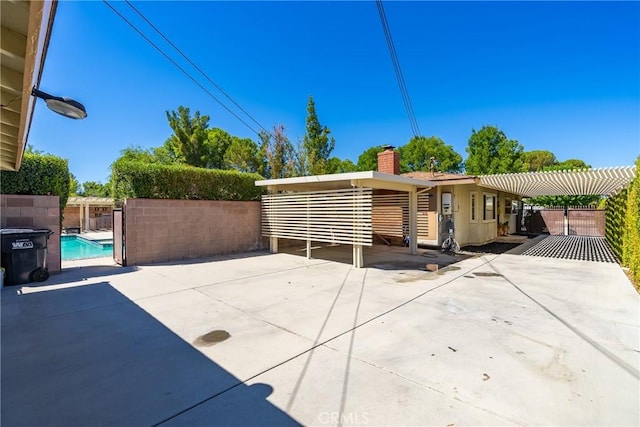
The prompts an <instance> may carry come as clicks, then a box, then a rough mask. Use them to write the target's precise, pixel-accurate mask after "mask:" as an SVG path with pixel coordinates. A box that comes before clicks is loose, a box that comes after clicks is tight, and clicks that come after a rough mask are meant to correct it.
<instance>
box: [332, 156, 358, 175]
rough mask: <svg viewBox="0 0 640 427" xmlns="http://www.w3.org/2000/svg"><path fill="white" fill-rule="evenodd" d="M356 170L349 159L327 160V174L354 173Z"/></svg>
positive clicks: (336, 158) (335, 158)
mask: <svg viewBox="0 0 640 427" xmlns="http://www.w3.org/2000/svg"><path fill="white" fill-rule="evenodd" d="M357 170H358V167H357V166H356V165H355V164H354V163H353V162H352V161H351V160H349V159H344V160H342V159H340V158H339V157H331V158H329V160H327V164H326V172H327V173H344V172H355V171H357Z"/></svg>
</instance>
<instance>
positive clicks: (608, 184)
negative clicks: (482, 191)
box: [478, 166, 636, 197]
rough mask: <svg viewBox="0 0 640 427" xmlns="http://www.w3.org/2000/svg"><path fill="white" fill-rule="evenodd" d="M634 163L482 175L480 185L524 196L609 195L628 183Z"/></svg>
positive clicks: (633, 175) (630, 179) (631, 178)
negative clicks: (593, 167) (573, 169)
mask: <svg viewBox="0 0 640 427" xmlns="http://www.w3.org/2000/svg"><path fill="white" fill-rule="evenodd" d="M635 169H636V168H635V166H624V167H613V168H603V169H585V170H576V171H546V172H525V173H509V174H499V175H481V176H479V177H478V178H479V179H480V181H479V184H480V185H482V186H483V187H488V188H493V189H496V190H500V191H505V192H509V193H513V194H519V195H521V196H523V197H537V196H589V195H592V196H609V195H612V194H615V193H617V192H619V191H620V190H622V189H623V188H625V187H626V186H628V185H629V183H630V182H631V181H632V180H633V178H634V177H635V176H636V170H635Z"/></svg>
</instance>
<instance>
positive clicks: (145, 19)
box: [125, 0, 269, 133]
mask: <svg viewBox="0 0 640 427" xmlns="http://www.w3.org/2000/svg"><path fill="white" fill-rule="evenodd" d="M125 3H127V5H129V7H130V8H131V9H133V10H134V11H135V12H136V13H137V14H138V15H139V16H140V17H141V18H142V19H143V20H144V21H145V22H146V23H147V24H149V26H150V27H151V28H153V29H154V30H155V32H156V33H158V34H159V35H160V37H162V38H163V39H164V40H165V41H166V42H167V43H169V45H171V47H172V48H174V49H175V50H176V51H177V52H178V53H179V54H180V55H181V56H182V57H183V58H184V59H185V60H186V61H187V62H188V63H189V64H191V66H193V68H195V69H196V70H197V71H198V72H199V73H200V74H201V75H202V76H203V77H204V78H205V79H207V81H209V83H211V84H212V85H213V86H215V87H216V89H218V90H219V91H220V92H221V93H222V94H223V95H224V96H225V97H226V98H227V99H228V100H229V101H231V102H232V103H233V105H235V106H236V107H238V108H239V109H240V111H242V112H243V113H244V114H246V115H247V117H249V118H250V119H251V120H253V122H254V123H255V124H256V125H258V126H259V127H260V128H261V129H262V130H263V131H265V132H267V133H269V131H268V130H267V129H265V127H264V126H262V125H261V124H260V123H259V122H258V121H257V120H256V119H254V118H253V116H251V114H249V113H248V112H247V111H246V110H245V109H244V108H242V107H241V106H240V104H238V103H237V102H236V101H235V100H234V99H233V98H231V96H229V95H228V94H227V93H226V92H225V91H224V90H223V89H222V88H221V87H220V86H218V85H217V84H216V83H215V82H214V81H213V80H212V79H211V78H210V77H209V76H208V75H207V74H206V73H205V72H204V71H202V70H201V69H200V67H198V66H197V65H196V64H195V63H194V62H193V61H192V60H191V59H189V57H187V55H185V54H184V53H183V52H182V50H180V48H178V47H177V46H176V45H175V44H174V43H173V42H172V41H171V40H169V38H168V37H167V36H165V35H164V34H163V33H162V31H160V30H159V29H158V27H156V26H155V25H154V24H153V23H152V22H151V21H150V20H149V19H147V17H146V16H144V15H143V14H142V12H140V11H139V10H138V9H137V8H136V7H135V6H134V5H133V4H132V3H131V2H130V1H129V0H125Z"/></svg>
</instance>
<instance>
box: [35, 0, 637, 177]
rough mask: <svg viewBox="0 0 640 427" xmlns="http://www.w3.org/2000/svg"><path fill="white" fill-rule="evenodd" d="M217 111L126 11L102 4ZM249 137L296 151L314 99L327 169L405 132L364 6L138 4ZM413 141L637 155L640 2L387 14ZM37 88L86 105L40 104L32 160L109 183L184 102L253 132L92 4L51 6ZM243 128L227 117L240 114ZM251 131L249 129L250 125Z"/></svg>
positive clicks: (389, 6)
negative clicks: (72, 109) (53, 161)
mask: <svg viewBox="0 0 640 427" xmlns="http://www.w3.org/2000/svg"><path fill="white" fill-rule="evenodd" d="M111 4H112V5H113V6H114V7H115V8H117V9H118V10H119V11H121V13H122V14H123V15H125V16H127V17H128V18H129V19H130V20H131V21H132V22H133V23H134V24H135V25H136V26H137V27H138V28H139V29H140V30H142V31H143V32H144V33H145V34H147V35H148V36H149V37H150V38H152V39H153V40H154V42H156V43H157V44H158V45H159V46H161V47H162V49H163V50H165V52H167V53H168V54H170V55H171V56H172V57H173V58H174V59H175V60H176V61H177V62H179V63H180V64H181V65H182V66H183V67H185V69H187V70H188V71H189V72H190V73H191V74H192V75H193V76H194V77H196V78H197V79H198V80H199V81H200V82H201V83H202V84H203V85H204V86H206V87H207V88H208V89H209V90H210V91H211V92H212V93H213V94H214V95H215V96H216V97H218V98H219V99H221V100H223V101H224V102H225V104H226V105H227V106H229V108H232V109H234V108H235V107H233V105H232V104H231V103H230V102H229V101H227V100H226V99H225V98H224V96H222V95H221V94H220V93H219V92H218V91H217V90H216V89H215V88H214V87H212V86H210V85H209V84H208V83H207V82H206V80H205V79H204V78H202V77H201V76H200V75H199V74H198V73H197V72H196V71H195V70H193V69H192V68H191V67H190V66H189V65H188V64H187V63H186V62H185V61H184V60H182V58H180V57H179V55H178V54H177V53H175V52H174V51H172V50H171V48H170V47H169V46H168V45H167V44H166V43H164V42H163V41H162V40H161V38H160V37H159V36H157V35H156V34H155V33H154V32H153V30H152V29H151V28H149V27H148V26H146V24H145V23H144V22H143V21H142V20H141V19H140V18H139V17H137V15H136V14H135V12H134V11H133V10H132V9H130V8H129V7H128V5H127V4H126V3H124V2H113V3H111ZM134 5H135V6H136V7H137V8H138V9H139V10H140V11H141V12H142V13H144V14H145V16H146V17H147V18H148V19H149V20H150V21H152V22H153V23H154V24H155V25H156V26H157V27H159V28H160V29H161V30H162V31H163V32H164V34H165V35H166V36H167V37H168V38H169V39H171V40H172V42H173V43H174V44H176V45H177V46H178V47H180V48H181V49H182V50H183V52H185V53H186V54H187V55H188V56H189V57H190V58H191V60H192V61H194V62H195V63H196V64H197V65H198V66H199V67H200V68H201V69H203V70H204V71H206V72H207V74H208V75H209V76H210V77H211V78H212V79H213V80H214V81H215V82H216V83H217V84H218V85H219V86H220V87H222V88H223V89H224V90H225V92H227V93H228V94H229V95H230V96H231V97H232V98H233V99H234V100H235V101H236V102H237V103H238V104H239V105H241V106H242V108H244V109H245V110H246V111H248V112H249V113H250V114H251V115H252V116H253V117H254V118H255V119H256V120H257V121H258V122H259V123H260V124H261V125H262V126H264V127H266V128H268V129H272V127H273V126H274V125H277V124H283V125H284V126H285V131H286V133H287V135H288V137H289V138H290V140H291V141H292V142H293V143H294V144H295V143H296V142H297V141H299V140H301V139H302V136H303V135H304V130H305V129H304V126H305V118H306V105H307V100H308V97H309V95H313V97H314V99H315V102H316V110H317V113H318V116H319V119H320V121H321V123H322V124H323V125H326V126H328V127H329V128H330V129H331V130H332V134H333V136H334V137H335V139H336V148H335V150H334V152H333V154H334V155H336V156H338V157H340V158H349V159H351V160H353V161H354V162H355V161H356V160H357V157H358V155H359V154H360V153H361V152H362V151H364V150H365V149H367V148H369V147H371V146H374V145H379V144H392V145H395V146H400V145H403V144H406V143H407V142H408V141H409V139H410V138H411V136H412V133H411V127H410V124H409V120H408V119H407V116H406V112H405V109H404V106H403V103H402V98H401V95H400V91H399V89H398V85H397V81H396V77H395V74H394V71H393V66H392V62H391V59H390V57H389V53H388V50H387V46H386V43H385V39H384V33H383V31H382V26H381V24H380V19H379V16H378V11H377V8H376V4H375V2H369V1H358V2H268V1H263V2H244V1H235V2H204V1H197V2H173V1H163V2H135V3H134ZM384 5H385V11H386V15H387V20H388V23H389V27H390V29H391V33H392V35H393V39H394V42H395V47H396V50H397V54H398V59H399V61H400V64H401V66H402V71H403V73H404V78H405V81H406V85H407V88H408V90H409V94H410V97H411V100H412V103H413V108H414V111H415V114H416V117H417V121H418V125H419V127H420V131H421V133H422V134H423V135H425V136H432V135H433V136H437V137H440V138H442V139H443V140H444V141H445V143H447V144H450V145H452V146H453V147H454V149H455V150H456V151H457V152H458V153H460V154H461V155H462V157H463V158H464V157H466V152H465V148H466V146H467V141H468V139H469V136H470V135H471V130H472V129H479V128H480V127H482V126H483V125H495V126H498V127H499V128H500V129H502V130H503V131H504V132H505V133H506V134H507V136H508V137H509V138H512V139H516V140H518V141H519V142H520V143H521V144H522V145H523V146H524V148H525V150H526V151H529V150H537V149H544V150H550V151H552V152H553V153H555V154H556V156H557V158H558V159H559V160H566V159H569V158H579V159H582V160H584V161H586V162H587V163H588V164H591V165H592V166H593V167H608V166H625V165H631V164H633V162H634V160H635V158H636V157H637V156H638V155H639V154H640V3H639V2H627V3H624V2H602V3H600V2H431V1H425V2H415V1H414V2H396V1H386V2H385V3H384ZM40 88H41V89H42V90H44V91H47V92H49V93H52V94H55V95H60V96H68V97H71V98H74V99H77V100H79V101H81V102H82V103H84V104H85V106H86V108H87V111H88V117H87V118H86V119H85V120H82V121H74V120H69V119H65V118H63V117H61V116H58V115H56V114H54V113H52V112H50V111H49V110H48V109H47V108H46V106H45V105H44V103H43V102H40V101H39V102H38V103H37V107H36V110H35V115H34V119H33V123H32V127H31V133H30V136H29V143H30V144H32V145H33V146H34V147H35V148H36V149H39V150H43V151H46V152H50V153H53V154H56V155H59V156H61V157H64V158H67V159H69V168H70V170H71V172H72V173H74V174H75V175H76V177H77V178H78V180H79V181H80V182H84V181H101V182H106V180H107V178H108V176H109V174H110V170H109V166H110V164H111V163H112V162H113V161H114V160H115V159H116V158H117V157H118V156H119V153H120V150H122V149H124V148H125V147H128V146H131V145H135V146H142V147H155V146H159V145H162V144H163V143H164V141H165V140H166V139H167V137H169V136H170V135H171V129H170V128H169V126H168V124H167V120H166V116H165V111H167V110H175V109H177V107H178V106H180V105H184V106H187V107H189V108H191V110H192V111H195V110H199V111H200V112H201V113H202V114H207V115H209V116H210V117H211V120H210V125H211V126H212V127H219V128H222V129H224V130H226V131H228V132H229V133H231V134H232V135H237V136H240V137H251V138H253V139H254V140H256V141H257V137H256V135H255V134H254V133H253V132H252V131H251V130H250V129H248V128H247V127H246V126H245V125H244V124H242V123H241V122H240V121H238V120H237V119H236V118H235V117H233V116H232V115H231V114H229V113H228V112H227V111H226V110H225V109H224V108H223V107H221V106H220V105H219V104H218V103H217V102H216V101H215V100H214V99H212V98H211V97H210V96H209V95H207V94H206V93H205V92H204V91H203V90H202V89H200V88H199V87H198V86H196V85H195V84H194V83H193V82H192V81H191V80H189V79H188V78H187V77H185V76H184V74H182V72H180V71H179V70H178V69H177V68H175V67H174V66H173V65H172V64H171V63H169V62H168V61H167V60H166V59H165V58H164V57H162V56H161V55H160V54H159V53H158V52H157V51H156V50H155V49H153V48H152V47H151V46H150V45H149V44H148V43H147V42H146V41H144V40H143V39H142V38H141V37H140V36H139V35H138V34H137V33H135V32H134V30H132V29H131V28H130V27H129V26H128V25H127V24H126V23H125V22H124V21H122V19H121V18H120V17H118V16H117V15H115V14H114V13H113V12H112V11H111V10H110V9H109V8H108V7H107V6H106V5H105V4H104V3H103V2H99V1H88V2H72V1H61V2H60V3H59V5H58V11H57V15H56V21H55V25H54V29H53V35H52V39H51V44H50V47H49V52H48V56H47V60H46V64H45V67H44V72H43V77H42V81H41V84H40ZM237 113H238V114H239V115H241V113H240V112H237ZM247 120H248V121H249V119H247Z"/></svg>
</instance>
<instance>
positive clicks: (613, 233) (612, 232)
mask: <svg viewBox="0 0 640 427" xmlns="http://www.w3.org/2000/svg"><path fill="white" fill-rule="evenodd" d="M627 193H628V190H627V189H624V190H622V191H621V192H619V193H618V194H616V195H615V196H612V197H609V198H607V199H606V200H607V201H606V203H605V214H606V221H605V227H606V229H605V236H606V238H607V242H608V243H609V246H611V249H613V252H614V253H615V254H616V256H617V257H618V259H619V260H621V261H622V242H623V239H622V237H623V234H624V233H623V231H624V221H625V218H626V215H627Z"/></svg>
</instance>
